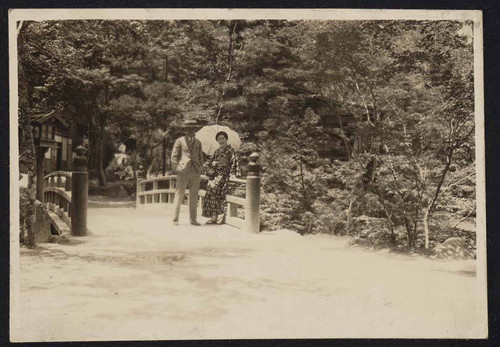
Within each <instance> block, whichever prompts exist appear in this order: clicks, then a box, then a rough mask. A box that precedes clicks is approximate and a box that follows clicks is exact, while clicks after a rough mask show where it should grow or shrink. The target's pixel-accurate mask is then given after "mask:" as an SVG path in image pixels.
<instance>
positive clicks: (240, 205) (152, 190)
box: [136, 153, 260, 232]
mask: <svg viewBox="0 0 500 347" xmlns="http://www.w3.org/2000/svg"><path fill="white" fill-rule="evenodd" d="M258 158H259V156H258V154H257V153H253V154H252V155H250V156H249V165H248V175H247V179H238V178H232V179H230V180H229V181H230V182H231V183H234V184H238V185H245V186H246V192H245V197H244V198H242V197H237V196H233V195H226V202H227V209H226V223H227V224H229V225H232V226H235V227H237V228H240V229H245V230H247V231H250V232H259V222H260V221H259V209H260V173H259V171H260V170H259V164H257V160H258ZM200 179H201V180H202V181H203V180H205V181H206V180H208V177H206V176H201V178H200ZM176 183H177V176H176V175H167V176H159V177H155V178H150V179H146V180H141V179H140V178H139V179H138V180H137V196H136V199H137V201H136V207H137V208H147V207H160V206H165V205H167V206H168V205H170V204H173V202H174V197H175V190H176ZM205 194H206V191H205V190H203V189H200V191H199V194H198V206H199V207H200V208H201V207H202V206H203V201H204V198H205ZM188 201H189V190H188V189H187V190H186V194H185V200H184V201H183V204H187V203H188ZM238 212H240V213H238Z"/></svg>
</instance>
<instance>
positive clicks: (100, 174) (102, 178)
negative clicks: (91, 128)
mask: <svg viewBox="0 0 500 347" xmlns="http://www.w3.org/2000/svg"><path fill="white" fill-rule="evenodd" d="M98 139H99V140H98V143H97V179H98V180H99V186H100V187H105V186H106V173H105V172H104V168H103V166H104V144H103V141H102V134H99V136H98Z"/></svg>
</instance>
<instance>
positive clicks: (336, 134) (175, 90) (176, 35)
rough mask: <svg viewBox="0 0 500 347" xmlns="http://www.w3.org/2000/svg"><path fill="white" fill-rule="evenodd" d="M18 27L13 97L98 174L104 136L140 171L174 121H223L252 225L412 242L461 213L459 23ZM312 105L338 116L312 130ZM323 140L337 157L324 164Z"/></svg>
mask: <svg viewBox="0 0 500 347" xmlns="http://www.w3.org/2000/svg"><path fill="white" fill-rule="evenodd" d="M22 30H23V33H22V35H20V37H19V38H20V39H19V44H20V63H21V66H22V67H23V69H24V70H23V71H24V76H25V77H24V78H25V79H26V90H25V91H24V92H25V93H26V94H27V100H28V101H27V105H25V107H26V108H27V109H29V110H37V109H38V110H41V109H50V108H62V109H64V112H65V114H66V115H67V116H68V117H74V118H78V119H80V120H82V119H83V120H84V121H85V122H87V123H88V124H89V128H90V129H91V143H92V146H91V147H92V148H94V149H95V150H94V152H93V153H91V154H90V156H91V158H90V159H91V165H94V167H95V168H96V169H97V170H98V172H99V173H100V175H99V176H100V179H101V184H104V183H105V176H104V173H103V148H104V143H105V140H106V139H108V140H111V141H115V142H118V141H122V140H123V139H124V137H129V136H131V135H132V136H134V137H135V138H136V139H137V140H138V142H139V148H141V151H140V153H141V156H142V161H143V163H144V165H145V166H148V165H149V163H150V162H152V161H153V160H154V159H158V156H161V151H159V150H158V145H159V144H160V143H161V142H162V141H163V139H166V142H167V145H168V146H171V145H172V143H173V141H174V140H175V138H176V137H177V136H178V135H179V127H178V126H179V124H180V122H181V120H182V119H184V118H187V117H189V118H195V119H200V120H203V121H205V122H207V123H209V124H211V123H219V124H227V125H229V126H231V127H232V128H234V129H235V130H237V131H238V132H239V133H241V134H243V135H244V136H245V145H244V146H245V148H252V149H255V148H256V149H258V151H259V152H260V153H261V164H262V165H263V167H264V174H263V205H262V212H263V216H262V223H263V227H264V228H266V229H274V228H291V229H294V230H297V231H299V232H301V233H315V232H321V233H332V234H339V235H351V236H356V237H361V238H364V239H368V240H375V241H376V242H383V243H385V242H386V243H387V244H390V245H393V246H397V245H405V246H408V247H410V248H416V247H420V246H425V248H428V247H432V246H433V245H434V244H435V242H436V240H438V239H439V238H440V237H439V235H442V234H443V232H445V231H446V232H448V233H451V234H452V231H453V230H454V229H455V231H456V230H457V229H458V228H459V227H460V225H461V223H462V224H463V222H462V220H463V221H471V220H472V221H473V220H474V219H473V218H474V216H475V209H474V206H475V195H474V194H475V177H474V174H475V169H474V165H475V159H474V150H475V149H474V89H473V54H472V26H471V23H467V22H458V21H222V20H221V21H46V22H29V23H24V27H23V28H22ZM21 48H22V49H21ZM325 109H326V110H328V112H327V113H328V114H330V115H338V116H339V123H338V126H336V127H334V128H330V127H328V128H327V127H323V126H322V125H323V122H322V116H324V113H325V111H324V110H325ZM345 114H348V115H350V116H351V118H352V119H353V120H354V121H351V122H348V123H343V122H342V119H341V117H340V116H341V115H345ZM325 144H328V146H330V148H334V149H336V150H337V151H340V152H342V153H345V155H346V157H348V158H349V160H347V161H338V160H329V159H327V158H326V159H325V158H324V156H321V155H320V154H321V153H320V152H319V151H320V148H322V147H323V146H325ZM455 234H456V233H455Z"/></svg>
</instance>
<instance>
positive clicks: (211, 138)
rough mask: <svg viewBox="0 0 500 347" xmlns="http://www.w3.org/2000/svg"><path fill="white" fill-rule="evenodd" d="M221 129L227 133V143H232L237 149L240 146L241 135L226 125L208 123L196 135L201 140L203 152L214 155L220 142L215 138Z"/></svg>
mask: <svg viewBox="0 0 500 347" xmlns="http://www.w3.org/2000/svg"><path fill="white" fill-rule="evenodd" d="M219 131H224V132H226V133H227V136H228V140H227V144H228V145H230V146H231V147H232V148H233V149H234V150H235V151H237V150H238V149H239V148H240V145H241V140H240V135H239V134H238V133H237V132H236V131H234V130H232V129H231V128H229V127H227V126H224V125H217V124H215V125H207V126H204V127H203V128H201V129H200V130H198V131H197V132H196V135H195V137H196V138H197V139H198V140H200V142H201V146H202V149H203V152H204V153H205V154H207V155H213V154H214V153H215V150H216V149H217V148H219V144H218V143H217V140H216V139H215V135H217V133H218V132H219Z"/></svg>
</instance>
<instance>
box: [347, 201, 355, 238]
mask: <svg viewBox="0 0 500 347" xmlns="http://www.w3.org/2000/svg"><path fill="white" fill-rule="evenodd" d="M355 200H356V199H353V200H350V201H349V208H348V209H347V222H346V227H345V230H346V234H349V232H350V231H351V229H352V205H353V204H354V201H355Z"/></svg>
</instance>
